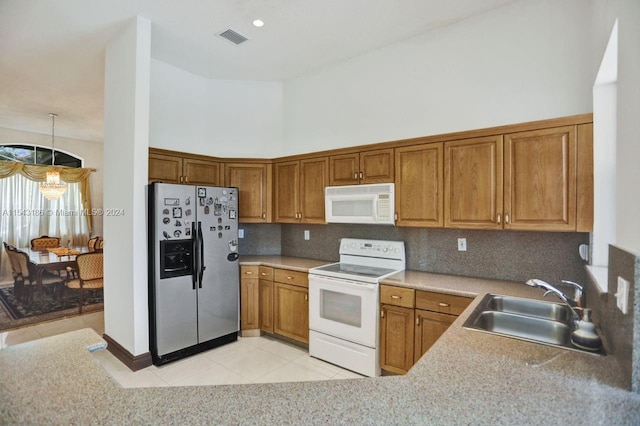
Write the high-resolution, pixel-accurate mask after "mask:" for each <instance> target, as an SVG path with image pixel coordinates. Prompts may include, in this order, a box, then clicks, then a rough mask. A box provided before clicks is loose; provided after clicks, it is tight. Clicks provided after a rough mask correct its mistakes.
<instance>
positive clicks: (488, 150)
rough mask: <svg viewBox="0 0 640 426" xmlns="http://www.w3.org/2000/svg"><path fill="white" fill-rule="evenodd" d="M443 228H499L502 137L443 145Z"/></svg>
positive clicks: (500, 221) (500, 222)
mask: <svg viewBox="0 0 640 426" xmlns="http://www.w3.org/2000/svg"><path fill="white" fill-rule="evenodd" d="M444 176H445V177H444V179H445V184H444V186H445V195H444V220H445V222H444V226H445V228H478V229H502V136H489V137H486V138H477V139H466V140H461V141H452V142H446V143H445V144H444Z"/></svg>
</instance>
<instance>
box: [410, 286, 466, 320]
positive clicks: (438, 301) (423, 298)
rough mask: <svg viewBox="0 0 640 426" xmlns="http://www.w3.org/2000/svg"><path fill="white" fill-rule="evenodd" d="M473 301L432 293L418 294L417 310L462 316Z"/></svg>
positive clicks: (418, 292) (461, 297)
mask: <svg viewBox="0 0 640 426" xmlns="http://www.w3.org/2000/svg"><path fill="white" fill-rule="evenodd" d="M472 300H473V299H471V298H469V297H464V296H454V295H452V294H444V293H435V292H431V291H420V290H419V291H417V292H416V308H417V309H425V310H427V311H434V312H442V313H443V314H451V315H460V314H461V313H462V311H464V310H465V309H466V307H467V306H469V303H471V301H472Z"/></svg>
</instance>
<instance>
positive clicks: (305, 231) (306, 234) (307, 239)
mask: <svg viewBox="0 0 640 426" xmlns="http://www.w3.org/2000/svg"><path fill="white" fill-rule="evenodd" d="M310 239H311V234H310V233H309V230H307V229H305V230H304V240H305V241H309V240H310Z"/></svg>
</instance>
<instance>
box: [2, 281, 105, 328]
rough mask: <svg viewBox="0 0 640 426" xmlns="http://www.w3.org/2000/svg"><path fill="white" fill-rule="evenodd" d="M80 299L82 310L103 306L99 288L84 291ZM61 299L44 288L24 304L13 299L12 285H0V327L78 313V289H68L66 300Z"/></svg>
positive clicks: (30, 323) (90, 310)
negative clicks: (66, 301) (81, 299)
mask: <svg viewBox="0 0 640 426" xmlns="http://www.w3.org/2000/svg"><path fill="white" fill-rule="evenodd" d="M83 299H84V300H83V302H84V303H83V308H82V312H83V313H85V312H95V311H99V310H102V309H103V308H104V305H103V299H102V290H97V291H95V292H93V291H85V293H84V298H83ZM63 302H64V300H62V299H61V298H53V297H52V295H51V294H50V293H49V292H47V291H45V292H43V294H42V295H41V294H40V293H39V292H36V293H35V294H34V296H33V302H32V303H30V304H24V303H21V302H19V301H18V300H17V299H16V297H15V295H14V293H13V286H10V287H0V330H8V329H12V328H19V327H23V326H25V325H33V324H36V323H39V322H44V321H51V320H54V319H59V318H64V317H69V316H74V315H78V306H79V304H80V294H79V292H77V291H71V292H70V294H69V302H68V304H67V305H66V306H64V303H63Z"/></svg>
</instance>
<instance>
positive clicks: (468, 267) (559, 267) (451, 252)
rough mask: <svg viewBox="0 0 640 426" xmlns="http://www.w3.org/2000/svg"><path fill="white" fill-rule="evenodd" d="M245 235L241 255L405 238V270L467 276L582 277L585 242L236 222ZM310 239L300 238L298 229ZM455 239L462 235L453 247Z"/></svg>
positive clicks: (319, 255) (541, 235)
mask: <svg viewBox="0 0 640 426" xmlns="http://www.w3.org/2000/svg"><path fill="white" fill-rule="evenodd" d="M240 227H241V228H244V229H245V238H244V239H241V240H240V254H241V255H243V254H244V255H265V254H281V255H283V256H295V257H305V258H311V259H323V260H328V261H337V260H338V259H339V254H338V249H339V243H340V239H341V238H344V237H351V238H368V239H379V240H399V241H404V242H405V248H406V252H407V269H413V270H419V271H427V272H435V273H442V274H452V275H463V276H470V277H482V278H494V279H504V280H513V281H522V282H524V281H526V280H527V279H529V278H540V279H543V280H545V281H549V282H556V283H557V282H559V281H560V280H562V279H568V280H572V281H576V282H584V281H585V279H586V274H585V270H584V265H585V263H584V262H583V261H582V260H581V259H580V256H579V254H578V247H579V246H580V244H588V242H589V234H587V233H566V232H514V231H480V230H466V229H464V230H463V229H461V230H456V229H429V228H406V227H395V226H379V225H378V226H376V225H350V224H330V225H297V224H291V225H289V224H282V225H278V224H266V225H263V224H255V225H254V224H241V225H240ZM305 230H308V231H309V232H310V239H309V240H305V239H304V231H305ZM458 238H466V239H467V251H464V252H459V251H458V249H457V247H458V246H457V240H458Z"/></svg>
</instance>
